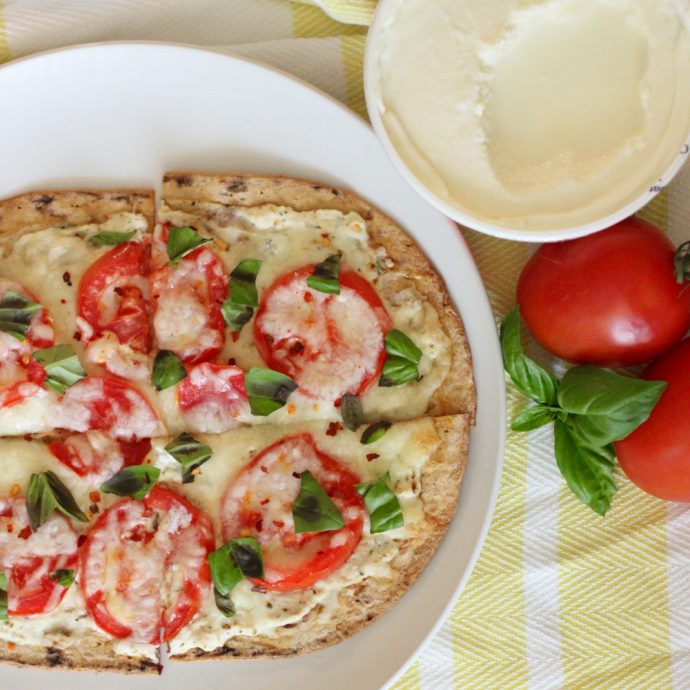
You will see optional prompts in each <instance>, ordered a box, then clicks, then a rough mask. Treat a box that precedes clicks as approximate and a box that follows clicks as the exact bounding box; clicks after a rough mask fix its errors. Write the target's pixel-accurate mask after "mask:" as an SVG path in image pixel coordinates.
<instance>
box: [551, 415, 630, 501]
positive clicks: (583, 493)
mask: <svg viewBox="0 0 690 690" xmlns="http://www.w3.org/2000/svg"><path fill="white" fill-rule="evenodd" d="M554 439H555V454H556V462H557V463H558V469H559V470H560V471H561V474H562V475H563V477H564V478H565V481H566V483H567V484H568V487H569V488H570V490H571V491H572V492H573V493H574V494H575V496H577V498H579V499H580V500H581V501H582V502H583V503H584V504H585V505H587V506H589V507H590V508H591V509H592V510H593V511H594V512H595V513H598V514H599V515H605V514H606V511H607V510H608V509H609V507H610V505H611V498H613V496H614V495H615V493H616V492H617V491H618V487H617V485H616V481H615V479H614V476H613V464H612V462H611V461H610V460H609V459H608V458H607V450H606V449H600V450H595V449H592V448H588V447H586V446H582V445H580V444H579V443H578V442H577V440H576V438H575V437H574V436H573V434H572V433H571V431H570V429H569V428H568V426H567V425H566V424H565V423H564V422H562V421H561V420H560V419H557V420H556V421H555V422H554Z"/></svg>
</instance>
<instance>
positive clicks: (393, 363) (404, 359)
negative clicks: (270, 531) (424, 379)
mask: <svg viewBox="0 0 690 690" xmlns="http://www.w3.org/2000/svg"><path fill="white" fill-rule="evenodd" d="M384 345H385V348H386V353H387V355H388V358H387V359H386V361H385V362H384V364H383V371H382V372H381V378H380V379H379V386H384V387H387V386H399V385H401V384H403V383H407V382H408V381H419V379H420V376H419V370H418V369H417V365H418V364H419V360H420V359H421V358H422V351H421V350H420V349H419V348H418V347H417V346H416V345H415V344H414V343H413V342H412V341H411V340H410V339H409V338H408V337H407V336H406V335H405V334H404V333H403V332H402V331H399V330H398V329H397V328H394V329H393V330H392V331H389V332H388V334H387V335H386V338H385V340H384Z"/></svg>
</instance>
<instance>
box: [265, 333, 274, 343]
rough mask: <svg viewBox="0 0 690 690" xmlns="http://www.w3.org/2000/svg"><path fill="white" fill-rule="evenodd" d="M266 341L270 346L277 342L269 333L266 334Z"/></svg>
mask: <svg viewBox="0 0 690 690" xmlns="http://www.w3.org/2000/svg"><path fill="white" fill-rule="evenodd" d="M264 340H265V341H266V342H267V343H268V344H269V345H273V343H274V342H275V341H276V339H275V338H274V337H273V336H272V335H269V334H268V333H266V335H265V336H264Z"/></svg>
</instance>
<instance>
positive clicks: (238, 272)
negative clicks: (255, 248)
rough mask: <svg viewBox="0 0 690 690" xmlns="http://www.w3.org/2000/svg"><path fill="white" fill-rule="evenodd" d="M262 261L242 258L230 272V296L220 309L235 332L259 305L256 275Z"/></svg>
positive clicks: (239, 329)
mask: <svg viewBox="0 0 690 690" xmlns="http://www.w3.org/2000/svg"><path fill="white" fill-rule="evenodd" d="M262 263H263V262H262V261H260V260H259V259H244V261H240V263H239V264H237V266H236V267H235V269H234V270H233V272H232V273H231V274H230V296H229V297H228V299H226V300H225V302H223V305H222V306H221V308H220V310H221V312H222V314H223V318H224V319H225V322H226V323H227V324H228V326H230V328H232V330H233V331H235V332H236V333H237V332H239V331H241V330H242V326H244V324H246V323H247V322H248V321H249V320H250V319H251V318H252V316H253V315H254V309H255V308H256V307H258V306H259V295H258V293H257V290H256V277H257V275H258V274H259V270H260V268H261V265H262Z"/></svg>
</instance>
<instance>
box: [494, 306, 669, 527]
mask: <svg viewBox="0 0 690 690" xmlns="http://www.w3.org/2000/svg"><path fill="white" fill-rule="evenodd" d="M500 335H501V349H502V351H503V363H504V366H505V369H506V371H507V372H508V374H509V376H510V378H511V379H512V380H513V382H514V383H515V385H516V387H517V388H518V389H519V390H520V391H522V392H523V393H524V394H525V395H527V396H528V397H529V398H531V399H532V400H534V401H535V402H536V403H537V405H536V406H534V407H530V408H528V409H526V410H525V411H524V412H523V413H522V414H520V415H519V416H518V417H517V418H516V419H515V421H514V422H513V423H512V424H511V429H513V431H529V430H531V429H537V428H539V427H541V426H544V425H545V424H548V423H550V422H552V421H553V422H554V451H555V455H556V463H557V464H558V468H559V470H560V471H561V474H562V475H563V477H564V478H565V480H566V483H567V484H568V487H569V488H570V490H571V491H572V492H573V493H574V494H575V495H576V496H577V498H579V499H580V500H581V501H582V502H583V503H584V504H586V505H588V506H589V507H590V508H591V509H592V510H594V512H596V513H598V514H599V515H605V514H606V511H607V510H608V509H609V507H610V505H611V499H612V498H613V496H614V494H615V493H616V491H617V490H618V487H617V485H616V480H615V477H614V467H615V463H614V459H615V455H614V450H613V446H612V443H613V442H614V441H619V440H620V439H623V438H625V437H626V436H628V435H629V434H631V433H632V432H633V431H634V430H635V429H636V428H637V427H638V426H640V424H642V423H643V422H644V421H646V420H647V418H648V417H649V415H650V414H651V412H652V410H653V409H654V406H655V405H656V403H657V402H658V400H659V398H660V397H661V395H662V394H663V392H664V390H665V389H666V386H667V385H668V384H667V382H666V381H645V380H642V379H634V378H631V377H628V376H622V375H620V374H617V373H615V372H613V371H609V370H606V369H599V368H598V367H593V366H590V365H585V366H577V367H573V368H572V369H570V370H569V371H568V372H566V374H565V375H564V376H563V378H562V380H561V381H558V379H557V378H556V377H555V376H553V375H552V374H550V373H548V372H547V371H545V370H544V369H542V367H540V366H539V365H538V364H537V363H536V362H534V361H533V360H531V359H530V358H529V357H528V356H527V355H526V354H525V353H524V350H523V348H522V342H521V339H520V313H519V309H518V308H517V307H516V308H515V309H513V311H512V312H511V313H510V314H508V316H507V317H506V318H505V319H504V321H503V323H502V324H501V334H500Z"/></svg>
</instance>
